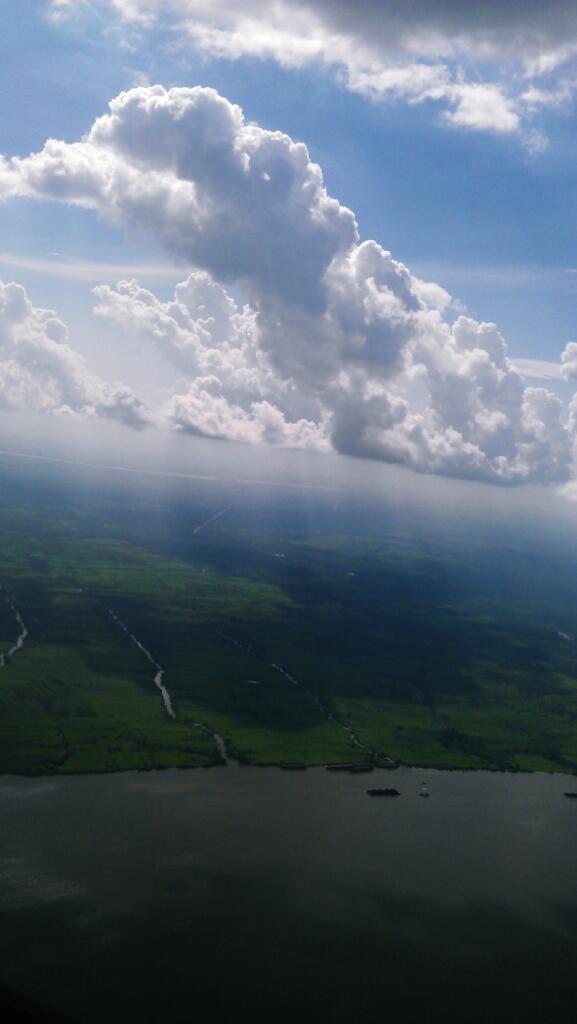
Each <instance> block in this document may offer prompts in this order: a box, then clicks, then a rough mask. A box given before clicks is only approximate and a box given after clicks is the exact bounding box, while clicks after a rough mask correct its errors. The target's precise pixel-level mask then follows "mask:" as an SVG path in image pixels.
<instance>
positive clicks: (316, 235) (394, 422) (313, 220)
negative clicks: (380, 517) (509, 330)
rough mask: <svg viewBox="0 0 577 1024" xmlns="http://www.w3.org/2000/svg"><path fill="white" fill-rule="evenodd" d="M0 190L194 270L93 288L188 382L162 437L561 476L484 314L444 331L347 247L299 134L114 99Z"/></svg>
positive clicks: (401, 282)
mask: <svg viewBox="0 0 577 1024" xmlns="http://www.w3.org/2000/svg"><path fill="white" fill-rule="evenodd" d="M2 193H3V194H4V196H5V197H6V198H8V197H11V196H18V195H23V196H34V197H38V198H50V199H54V200H57V201H60V202H67V203H73V204H77V205H81V206H85V207H90V208H93V209H96V210H98V211H99V212H100V213H101V214H102V215H103V216H105V217H106V218H108V219H110V220H112V221H113V222H115V223H118V224H124V225H127V226H130V227H131V228H135V227H137V228H139V229H142V230H147V231H149V232H152V233H154V236H155V238H157V239H161V240H162V242H163V243H164V245H165V247H166V249H167V251H168V252H169V253H171V255H172V256H173V257H175V258H176V259H177V260H180V261H182V262H187V263H189V264H192V265H194V267H195V268H196V269H195V271H194V272H193V273H192V274H191V275H190V276H189V277H188V279H187V280H186V281H183V283H182V284H181V285H179V286H178V288H177V290H176V293H175V296H174V299H173V300H172V301H170V302H167V303H163V302H161V301H159V300H158V298H157V297H156V296H154V295H153V294H152V293H151V292H149V291H146V290H144V289H142V288H140V287H139V285H138V284H137V283H136V282H121V283H120V284H119V285H118V286H117V288H115V289H112V288H110V287H106V286H101V287H100V288H98V289H97V298H98V305H97V312H98V313H99V314H100V315H102V316H107V317H111V318H113V319H114V320H115V321H116V322H117V323H121V324H123V325H124V326H125V327H130V328H131V329H132V330H134V331H136V332H137V333H139V334H140V335H142V337H143V338H145V339H148V341H150V342H152V343H153V344H155V345H156V346H157V347H159V348H160V350H161V351H162V352H163V353H164V354H165V355H166V357H167V358H168V359H169V360H170V361H171V362H172V363H173V365H174V366H175V367H176V368H177V369H178V370H179V372H180V373H181V374H183V375H184V377H185V378H186V381H187V384H186V388H185V389H183V390H182V393H179V394H178V395H175V396H174V398H173V399H172V400H171V402H170V403H169V404H168V406H167V407H166V408H165V410H164V415H165V416H167V417H168V419H169V420H170V422H171V423H172V424H173V425H175V426H176V427H178V429H180V430H189V431H192V432H194V433H201V434H210V435H211V436H221V437H229V438H232V437H234V438H239V439H243V440H250V441H268V442H272V443H282V444H294V445H301V446H302V445H306V446H314V447H323V446H326V444H327V439H330V442H331V443H332V445H333V446H334V447H335V448H337V449H338V450H340V451H342V452H346V453H348V454H351V455H360V456H364V457H370V458H375V459H381V460H383V461H389V462H399V463H403V464H405V465H408V466H411V467H412V468H414V469H417V470H420V471H423V472H435V473H443V474H449V475H457V476H464V477H471V478H477V479H484V480H489V481H494V482H500V483H516V482H522V481H526V480H538V481H550V480H559V479H564V478H565V477H566V475H567V473H568V467H569V463H570V457H571V444H570V440H571V439H570V434H569V432H568V430H567V429H566V427H565V426H564V424H563V419H562V407H561V403H560V402H559V401H558V399H557V398H555V396H554V395H552V394H550V393H548V392H546V391H544V390H543V389H538V388H537V389H536V388H525V387H524V385H523V381H522V378H521V377H520V375H519V374H518V373H517V372H516V371H515V369H514V368H513V367H512V365H511V364H510V363H509V361H508V359H507V356H506V346H505V342H504V339H503V338H502V336H501V335H500V334H499V332H498V331H497V329H496V327H495V326H494V325H492V324H478V323H476V322H475V321H473V320H471V319H469V318H467V317H462V316H461V317H459V319H458V320H457V321H456V322H455V323H454V324H453V325H451V324H450V323H449V322H448V321H447V320H446V319H445V316H444V314H445V313H446V311H447V308H448V307H449V301H450V300H449V296H448V295H447V294H446V293H445V292H444V291H443V289H441V288H438V287H436V286H434V285H431V284H426V283H424V282H422V281H420V280H419V279H417V278H415V277H414V276H413V275H412V274H411V273H410V272H409V270H408V269H407V268H406V267H405V266H403V265H402V264H401V263H399V262H397V261H396V260H394V259H393V258H392V256H391V254H390V253H388V252H387V251H385V250H384V249H383V248H382V247H381V246H380V245H378V244H377V243H376V242H372V241H365V242H362V243H361V242H360V241H359V238H358V231H357V226H356V222H355V219H354V216H353V214H352V213H351V211H350V210H348V209H347V208H345V207H343V206H341V205H340V204H339V203H338V202H337V201H336V200H335V199H333V198H331V197H330V196H329V195H328V194H327V192H326V189H325V187H324V184H323V179H322V174H321V170H320V168H319V167H318V166H317V165H316V164H314V163H312V162H311V161H310V159H309V156H308V153H307V150H306V147H305V146H304V145H303V144H302V143H295V142H294V141H293V140H292V139H291V138H289V137H288V136H287V135H284V134H282V133H280V132H270V131H265V130H263V129H261V128H259V127H258V126H257V125H254V124H250V123H247V122H246V121H245V120H244V118H243V115H242V112H241V110H240V109H239V108H238V107H237V106H235V105H233V104H231V103H229V102H228V101H227V100H226V99H224V98H223V97H221V96H220V95H218V94H217V93H216V92H215V91H214V90H211V89H202V88H194V89H171V90H165V89H164V88H163V87H161V86H154V87H140V88H137V89H132V90H130V91H129V92H125V93H121V94H120V95H119V96H118V97H116V99H114V100H113V101H112V103H111V104H110V112H109V113H108V114H107V115H105V116H103V117H101V118H99V119H98V120H97V121H96V122H95V124H94V125H93V127H92V128H91V130H90V131H89V133H88V134H87V135H86V136H85V137H84V138H83V139H82V140H81V141H79V142H76V143H64V142H58V141H55V140H49V141H48V142H47V143H46V145H45V147H44V149H43V150H42V151H41V152H39V153H36V154H33V155H31V156H29V157H27V158H25V159H20V160H18V159H15V160H11V161H5V162H4V163H3V164H2V166H1V167H0V194H2ZM229 282H230V283H233V284H234V285H235V286H236V288H237V289H239V290H240V291H241V292H242V293H243V294H244V296H245V298H246V305H245V306H244V307H243V308H239V307H238V306H237V304H236V303H235V301H233V298H232V297H231V295H230V294H228V293H227V291H226V290H225V286H226V285H227V283H229Z"/></svg>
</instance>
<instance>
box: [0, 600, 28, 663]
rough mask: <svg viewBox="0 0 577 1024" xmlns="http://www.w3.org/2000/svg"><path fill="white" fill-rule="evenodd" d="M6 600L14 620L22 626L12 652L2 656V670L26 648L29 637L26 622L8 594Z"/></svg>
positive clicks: (0, 659) (0, 661) (0, 658)
mask: <svg viewBox="0 0 577 1024" xmlns="http://www.w3.org/2000/svg"><path fill="white" fill-rule="evenodd" d="M3 589H4V588H3V586H2V584H1V583H0V590H3ZM4 600H5V601H6V604H7V605H8V607H9V608H10V609H11V611H12V612H13V614H14V618H15V619H16V622H17V623H18V625H19V626H20V633H19V634H18V638H17V640H16V643H14V644H13V645H12V647H11V648H10V650H9V651H6V652H5V653H4V654H0V668H5V667H6V664H7V662H8V660H9V659H10V658H12V657H13V655H14V654H17V653H18V651H21V650H22V648H23V647H24V644H25V642H26V638H27V636H28V635H29V634H28V630H27V628H26V626H25V625H24V622H23V620H22V616H21V615H20V612H19V611H18V609H17V608H16V606H15V605H14V604H13V602H12V601H11V600H10V598H9V597H8V595H7V594H5V595H4Z"/></svg>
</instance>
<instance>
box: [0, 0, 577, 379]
mask: <svg viewBox="0 0 577 1024" xmlns="http://www.w3.org/2000/svg"><path fill="white" fill-rule="evenodd" d="M46 14H47V4H46V3H45V2H44V0H29V2H27V3H26V4H19V5H13V4H10V5H3V6H2V8H0V38H2V39H3V55H2V63H1V67H0V83H1V86H2V94H3V96H4V98H5V102H4V104H3V106H2V111H1V113H0V138H1V140H2V146H1V150H2V152H3V153H4V155H26V154H28V153H29V152H30V151H33V150H36V149H40V148H41V147H42V145H43V144H44V141H45V139H46V137H47V136H48V135H50V136H54V137H57V138H62V139H66V140H73V139H74V138H78V137H79V135H80V134H82V133H83V132H84V131H86V130H87V128H88V127H89V126H90V124H91V123H92V121H93V120H94V119H95V117H97V116H98V115H99V114H101V113H103V112H104V111H105V109H106V106H107V103H108V101H109V99H110V98H111V97H112V96H114V95H116V94H117V93H118V92H120V91H121V90H122V89H126V88H129V87H131V86H132V85H133V84H134V82H135V81H136V80H137V77H138V76H139V74H146V75H147V77H148V79H149V80H150V81H151V82H156V81H158V82H162V83H163V84H164V85H167V86H170V85H196V84H202V85H210V86H213V87H214V88H216V89H218V90H219V92H221V93H222V94H223V95H225V96H226V97H227V98H229V99H230V100H232V101H233V102H236V103H239V104H240V105H241V106H242V107H243V108H244V110H245V113H246V116H247V117H248V118H250V119H251V120H256V121H257V122H258V123H259V124H261V125H262V126H263V127H266V128H270V129H271V130H275V129H280V130H282V131H286V132H288V133H289V134H290V135H292V136H293V138H297V139H302V140H303V141H305V142H306V144H307V146H308V148H309V150H310V153H311V156H312V158H313V159H315V160H317V161H318V162H319V163H320V164H321V166H322V168H323V171H324V175H325V179H326V182H327V186H328V189H329V191H330V192H331V193H332V194H333V195H335V196H337V197H338V198H339V199H340V201H341V202H343V203H344V204H346V205H348V206H350V207H351V208H352V209H353V210H354V212H355V214H356V216H357V218H358V221H359V225H360V229H361V234H362V236H363V237H365V238H375V239H377V240H378V241H379V242H380V243H381V244H383V245H384V246H385V247H386V248H389V249H390V250H391V251H392V253H393V255H394V256H395V257H397V258H398V259H400V260H402V261H404V262H406V263H407V264H408V265H409V266H410V267H411V269H414V270H415V271H416V272H423V273H425V274H426V275H427V276H429V277H431V278H432V279H433V280H436V281H438V282H439V283H441V284H443V285H444V286H445V287H446V288H448V289H449V290H450V291H451V293H452V294H454V295H455V296H456V297H457V298H459V299H460V300H461V301H462V302H463V303H464V304H465V305H466V306H467V308H468V309H470V310H471V312H472V313H473V314H474V315H476V316H478V317H481V318H484V319H493V320H495V321H496V322H497V323H498V325H499V326H500V327H501V329H502V330H503V331H504V333H505V334H506V336H507V338H508V341H509V345H510V348H511V352H512V354H514V355H519V356H521V355H523V356H530V357H534V358H543V359H553V360H557V359H558V357H559V353H560V351H561V349H562V348H563V347H564V345H565V344H566V342H567V341H568V340H570V339H571V338H572V337H573V335H574V334H575V333H577V331H576V327H575V317H576V313H577V274H573V273H571V272H570V271H571V269H573V268H574V267H575V269H577V246H576V239H577V228H576V225H577V188H576V180H575V172H574V167H575V159H576V156H577V146H576V142H575V113H574V111H573V110H570V111H567V110H563V111H562V112H557V111H553V112H551V113H550V114H549V115H548V116H547V117H546V118H545V119H544V120H545V128H546V132H547V137H548V144H547V147H546V149H545V150H544V151H543V152H537V153H532V152H528V151H527V149H526V148H525V147H524V146H523V144H522V143H521V142H520V141H519V140H518V139H517V138H516V137H513V138H511V137H508V136H506V137H502V136H499V135H494V134H491V133H486V132H483V133H479V132H471V131H459V130H455V129H452V128H449V127H446V126H443V125H440V124H439V118H438V114H437V112H436V110H435V105H434V104H424V105H422V106H409V105H407V104H406V103H402V102H399V101H395V102H390V103H374V102H367V100H366V99H364V98H363V97H360V96H357V95H354V94H351V93H350V92H348V91H347V90H346V88H344V86H343V85H340V84H339V83H338V82H336V81H335V79H334V76H331V75H329V74H327V73H326V71H324V70H322V69H319V68H304V69H300V70H298V71H296V72H294V71H286V70H283V69H281V68H279V67H278V65H277V64H275V62H274V61H272V60H255V59H246V58H244V59H240V60H237V61H234V62H231V61H228V60H214V59H210V58H206V57H202V56H200V55H199V54H198V53H195V52H194V51H193V50H192V49H189V50H188V51H184V52H181V53H176V54H175V53H174V52H166V50H167V49H169V47H170V37H168V36H167V33H166V32H163V31H162V30H159V29H158V28H157V29H155V30H154V31H151V32H149V33H146V34H145V35H144V36H143V37H142V38H141V43H140V45H139V46H138V48H137V49H136V51H135V52H130V51H128V50H126V49H125V48H123V46H122V45H121V37H120V36H119V35H116V36H115V35H114V34H112V33H111V32H110V30H108V31H106V29H107V25H106V17H107V15H106V12H104V14H103V13H102V12H100V13H99V14H98V15H92V14H90V13H89V14H82V15H80V16H78V17H76V18H70V19H69V20H66V21H64V22H61V23H57V24H55V23H53V22H51V21H49V20H48V18H47V16H46ZM103 29H104V31H103ZM108 29H110V26H108ZM0 230H1V232H2V238H3V242H2V246H1V247H2V250H3V251H4V252H9V253H16V254H18V255H28V256H37V257H42V258H46V257H48V256H49V254H50V253H51V252H59V253H61V254H62V256H63V257H72V258H79V259H89V258H91V259H98V260H110V261H117V262H119V261H121V260H122V259H124V258H126V260H127V262H128V261H134V262H140V261H141V260H142V261H146V260H149V259H154V258H155V256H156V255H157V254H156V253H155V251H154V249H153V248H152V247H151V246H150V244H149V243H145V242H144V241H143V240H142V239H139V240H138V242H137V243H135V242H132V243H131V242H130V241H127V240H126V239H125V238H123V237H122V234H121V233H120V232H117V231H111V230H107V229H105V228H104V227H103V225H102V224H101V223H99V222H98V220H97V218H95V217H94V216H93V215H92V214H89V215H86V214H85V212H84V211H78V210H74V209H69V210H67V211H63V209H62V208H54V207H52V206H51V205H49V204H46V207H45V208H43V207H42V206H39V205H38V204H27V203H26V202H21V203H18V204H15V205H14V206H7V207H5V208H4V209H2V211H1V212H0ZM21 277H23V278H24V277H26V279H27V280H32V278H28V277H27V275H23V274H21ZM51 287H53V286H51Z"/></svg>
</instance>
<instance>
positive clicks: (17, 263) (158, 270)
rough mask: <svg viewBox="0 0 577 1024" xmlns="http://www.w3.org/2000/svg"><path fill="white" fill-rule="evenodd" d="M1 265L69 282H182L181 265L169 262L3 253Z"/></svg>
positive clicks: (0, 256) (0, 259)
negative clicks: (83, 258)
mask: <svg viewBox="0 0 577 1024" xmlns="http://www.w3.org/2000/svg"><path fill="white" fill-rule="evenodd" d="M0 264H3V265H4V266H7V267H12V268H14V269H16V270H30V271H32V272H33V273H35V274H47V275H48V276H49V277H62V278H64V279H65V280H69V281H88V282H90V283H91V284H96V283H97V282H98V283H100V282H101V281H113V282H116V281H118V279H119V278H133V277H137V278H139V280H140V279H145V280H155V281H156V280H159V279H167V280H169V281H179V280H180V278H181V277H182V267H180V268H179V267H176V266H174V265H172V264H170V263H159V264H154V263H105V262H103V261H99V260H62V259H58V258H56V257H46V258H36V257H29V256H15V255H13V254H12V253H9V252H3V253H0Z"/></svg>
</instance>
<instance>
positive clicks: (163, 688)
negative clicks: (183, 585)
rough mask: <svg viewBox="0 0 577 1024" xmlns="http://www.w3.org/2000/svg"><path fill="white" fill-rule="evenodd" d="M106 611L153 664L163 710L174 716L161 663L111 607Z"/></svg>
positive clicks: (170, 716) (155, 683)
mask: <svg viewBox="0 0 577 1024" xmlns="http://www.w3.org/2000/svg"><path fill="white" fill-rule="evenodd" d="M106 611H107V612H108V614H109V615H110V617H111V619H113V620H114V622H115V623H116V625H117V626H120V628H121V629H122V630H123V631H124V632H125V633H126V635H127V637H128V638H129V639H130V640H132V643H133V644H136V646H137V647H138V649H139V650H140V651H142V653H143V654H144V656H145V658H148V661H149V662H150V664H151V665H153V666H154V668H155V669H156V674H155V676H154V685H155V686H157V687H158V689H159V690H160V693H161V696H162V701H163V703H164V707H165V710H166V713H167V715H168V717H169V718H176V714H175V711H174V708H173V706H172V700H171V697H170V694H169V692H168V690H167V689H166V686H165V685H164V683H163V681H162V677H163V676H164V669H163V667H162V665H159V664H158V662H157V661H156V660H155V658H153V657H152V654H151V653H150V651H147V649H146V647H145V646H144V644H141V642H140V640H139V639H138V637H135V635H134V633H131V632H130V630H129V628H128V626H127V625H126V624H125V623H124V622H123V621H122V619H119V618H118V615H116V613H115V612H113V611H112V608H108V607H107V608H106Z"/></svg>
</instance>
